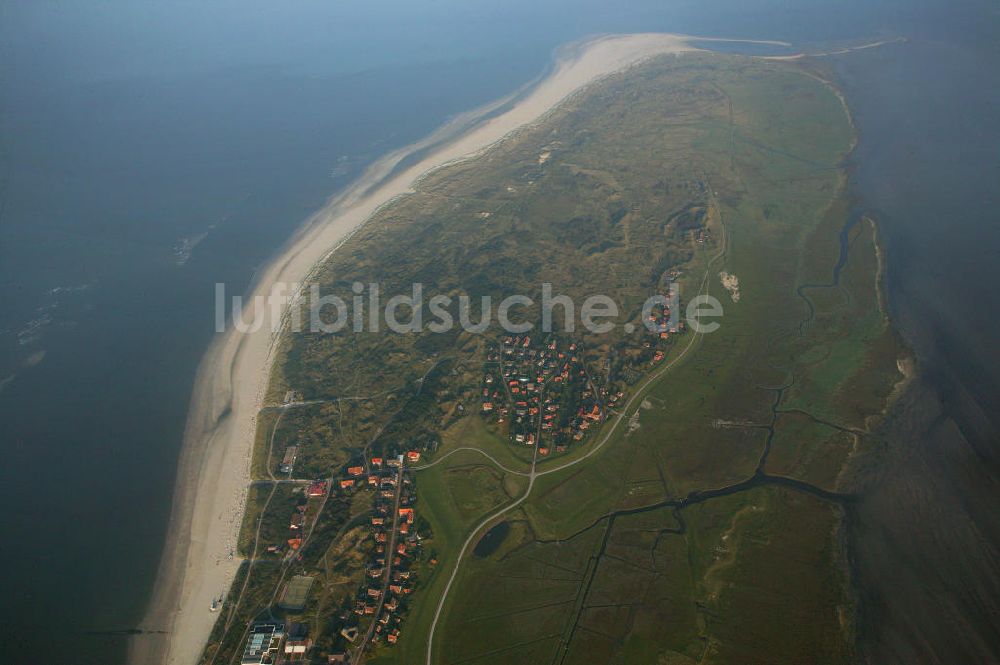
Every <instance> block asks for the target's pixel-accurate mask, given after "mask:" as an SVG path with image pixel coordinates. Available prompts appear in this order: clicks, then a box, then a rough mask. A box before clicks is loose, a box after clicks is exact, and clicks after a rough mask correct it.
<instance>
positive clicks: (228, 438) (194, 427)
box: [129, 34, 695, 665]
mask: <svg viewBox="0 0 1000 665" xmlns="http://www.w3.org/2000/svg"><path fill="white" fill-rule="evenodd" d="M688 50H695V49H694V47H692V46H690V45H689V44H688V42H687V38H685V37H683V36H680V35H669V34H637V35H626V36H604V37H598V38H595V39H591V40H588V41H586V42H582V43H579V44H575V45H573V46H572V47H568V48H565V49H563V50H562V51H561V52H560V55H559V57H558V59H557V61H556V63H555V65H554V66H553V68H552V69H551V71H550V73H549V74H548V75H547V76H546V77H544V78H543V79H541V80H540V81H538V82H536V83H535V84H534V85H533V86H532V87H530V88H529V89H527V90H525V91H523V92H522V93H520V94H518V95H515V96H513V97H511V98H508V99H506V100H500V101H499V102H497V103H495V104H492V105H489V106H487V107H484V108H483V109H479V110H477V111H475V112H472V113H470V114H466V115H464V116H462V117H460V118H457V119H456V120H455V121H453V122H452V123H449V125H447V126H446V127H443V128H442V129H441V130H439V131H438V132H436V133H435V134H434V135H432V136H431V137H428V139H426V140H424V141H422V142H420V143H417V144H414V145H412V146H409V147H407V148H405V149H403V150H400V151H397V152H395V153H392V154H390V155H387V156H386V157H384V158H383V159H381V160H379V161H378V162H376V163H375V164H373V165H372V166H371V167H370V168H369V169H368V170H367V171H366V173H365V174H364V175H363V176H362V177H361V178H360V179H359V180H358V181H357V182H356V183H355V184H354V185H352V186H351V187H350V188H348V189H347V190H346V191H345V192H343V193H342V194H340V195H338V196H337V197H335V198H333V199H331V200H330V202H329V203H328V204H327V206H326V207H324V208H323V209H322V210H320V211H319V212H318V213H316V214H315V215H313V217H311V218H310V219H309V220H307V222H306V223H305V224H304V225H303V226H302V228H301V229H300V230H299V231H298V232H297V233H296V235H295V236H294V237H293V238H292V239H291V240H290V241H289V243H288V244H287V245H286V246H285V247H284V249H283V250H282V251H281V252H280V253H278V254H277V256H276V257H275V259H274V260H273V261H272V262H271V263H270V264H269V265H268V266H267V267H266V269H265V270H263V271H262V272H261V273H259V274H258V276H257V280H256V282H255V284H254V288H253V294H254V295H261V294H267V293H269V292H270V291H271V289H272V287H273V286H274V285H275V284H277V283H281V282H284V283H287V284H292V283H302V282H305V281H307V279H308V277H309V275H310V273H311V272H312V271H313V270H314V268H315V267H316V266H317V265H318V264H320V263H322V262H323V261H324V259H326V258H327V257H328V256H329V255H330V253H331V252H333V251H335V250H336V249H337V247H339V246H340V245H341V244H342V243H343V242H344V240H345V239H346V238H348V237H349V236H350V235H351V233H352V232H353V231H355V230H356V229H358V228H359V227H360V226H361V225H362V224H364V223H365V221H366V220H368V219H369V218H370V217H371V216H372V215H373V213H375V212H376V211H377V210H378V209H379V208H380V207H382V206H384V205H386V204H387V203H389V202H390V201H392V200H393V199H395V198H396V197H399V196H402V195H405V194H406V193H407V192H408V191H410V190H411V189H412V188H413V186H414V184H415V183H416V182H417V181H418V180H419V179H420V178H421V177H422V176H424V175H425V174H427V173H428V172H430V171H432V170H434V169H437V168H440V167H441V166H443V165H446V164H448V163H452V162H455V161H457V160H461V159H466V158H469V157H472V156H475V155H477V154H480V153H482V152H483V151H484V150H486V149H487V148H489V147H490V146H491V145H493V144H495V143H496V142H497V141H499V140H501V139H503V138H504V137H505V136H507V135H509V134H510V133H511V132H514V131H516V130H517V129H519V128H521V127H524V126H526V125H530V124H531V123H534V122H537V121H538V120H539V119H540V118H542V117H543V116H544V115H545V114H546V113H547V112H548V111H550V110H551V109H552V108H553V107H555V106H556V105H558V104H559V103H560V102H561V101H563V100H565V99H566V98H567V97H568V96H570V95H572V94H573V93H575V92H577V91H579V90H580V89H582V88H583V87H585V86H587V85H588V84H590V83H593V82H594V81H595V80H597V79H599V78H601V77H603V76H606V75H608V74H611V73H614V72H617V71H620V70H622V69H625V68H627V67H629V66H631V65H634V64H636V63H638V62H640V61H642V60H645V59H648V58H650V57H653V56H657V55H662V54H668V53H679V52H682V51H688ZM500 109H503V110H502V111H501V110H500ZM407 157H412V158H413V159H411V161H414V162H415V163H412V164H410V165H407V166H405V167H401V166H400V165H401V164H402V162H403V160H404V159H405V158H407ZM265 309H267V308H265ZM252 315H253V313H252V311H251V310H248V311H247V312H246V313H245V315H244V316H245V319H247V320H249V319H250V318H251V316H252ZM263 318H264V321H265V323H264V325H263V326H261V327H260V329H259V330H257V331H256V332H251V333H245V334H244V333H239V332H236V331H234V330H230V331H229V332H226V333H224V334H221V335H218V336H217V338H216V340H215V341H214V342H213V344H212V345H211V347H210V348H209V350H208V352H207V353H206V355H205V357H204V358H203V360H202V362H201V365H200V367H199V370H198V375H197V378H196V382H195V389H194V393H193V395H192V400H191V405H190V409H189V415H188V422H187V427H186V431H185V441H184V446H183V450H182V453H181V459H180V464H179V467H178V480H177V484H176V489H175V497H174V506H173V513H172V516H171V521H170V526H169V531H168V537H167V544H166V547H165V550H164V554H163V559H162V562H161V564H160V571H159V575H158V579H157V583H156V589H155V593H154V598H153V601H152V603H151V605H150V607H149V610H148V613H147V616H146V617H145V619H144V620H143V623H142V625H141V626H140V627H141V628H142V629H143V630H144V631H148V632H146V633H145V634H143V635H140V636H137V637H136V638H134V639H133V641H132V643H131V645H130V653H129V661H130V662H132V663H141V664H143V665H145V664H151V663H157V664H160V663H171V664H173V663H177V664H180V665H193V664H194V663H196V662H197V661H198V658H199V656H200V654H201V651H202V649H203V647H204V645H205V642H206V641H207V639H208V636H209V633H210V632H211V630H212V626H213V624H214V622H215V620H216V619H217V618H218V617H219V614H217V613H212V612H210V611H209V605H210V604H211V602H212V599H213V598H214V597H218V596H219V595H222V594H226V593H227V592H228V589H229V586H230V584H231V582H232V580H233V577H234V576H235V574H236V572H237V570H238V568H239V565H240V559H239V558H238V557H237V558H235V559H233V560H230V559H229V553H230V551H231V550H233V549H235V547H236V541H237V537H238V534H239V528H240V522H241V520H242V515H243V506H244V501H245V498H246V493H247V486H248V483H249V480H250V456H251V451H252V442H253V439H254V429H255V427H256V416H257V413H258V411H259V410H260V409H261V407H262V406H264V397H265V392H266V389H267V384H268V378H269V372H270V368H271V365H272V362H273V355H274V350H275V346H276V345H275V341H276V336H275V335H274V334H273V333H272V329H273V327H272V326H271V324H270V321H268V320H267V319H268V317H267V312H266V311H265V312H264V317H263Z"/></svg>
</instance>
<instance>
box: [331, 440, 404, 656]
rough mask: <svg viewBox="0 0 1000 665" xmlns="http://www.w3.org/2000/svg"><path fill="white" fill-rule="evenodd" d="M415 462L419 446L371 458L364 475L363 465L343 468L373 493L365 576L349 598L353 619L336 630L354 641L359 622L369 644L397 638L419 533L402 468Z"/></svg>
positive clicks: (360, 632)
mask: <svg viewBox="0 0 1000 665" xmlns="http://www.w3.org/2000/svg"><path fill="white" fill-rule="evenodd" d="M419 461H420V452H419V451H408V452H407V453H405V454H402V455H399V456H398V457H395V458H386V459H384V460H383V459H382V458H379V457H373V458H371V459H370V460H368V465H367V466H368V468H369V472H368V473H367V474H365V473H364V466H358V467H351V469H349V470H348V473H349V474H351V475H355V479H356V480H359V481H360V480H362V477H363V480H364V484H365V485H366V486H368V487H369V488H371V489H373V490H374V491H375V492H376V494H375V502H374V509H373V512H372V516H371V518H370V525H369V535H370V538H371V550H370V554H369V559H368V562H367V563H366V566H365V581H364V583H363V584H362V585H361V586H360V587H359V588H358V592H357V595H356V597H355V600H354V606H353V615H354V619H353V621H351V622H350V623H349V624H348V625H347V626H345V628H344V629H343V630H342V631H341V635H342V636H343V637H344V638H345V639H347V640H348V641H349V642H352V643H355V642H356V640H357V638H358V636H359V635H361V634H362V631H361V627H362V626H363V627H365V629H366V630H367V632H366V633H364V634H365V635H366V636H370V643H371V644H376V643H379V642H382V641H384V642H385V643H387V644H395V643H396V642H397V641H398V640H399V635H400V631H401V629H402V620H403V610H404V606H405V602H406V598H407V596H408V595H409V594H410V593H412V592H413V589H414V585H415V581H416V573H415V571H414V563H415V560H416V556H417V554H418V553H419V551H420V537H419V535H418V534H417V532H416V527H415V524H414V521H415V519H416V511H415V505H414V504H415V502H416V495H415V493H414V491H413V483H412V480H411V478H410V477H409V475H408V474H407V473H406V472H405V467H406V465H407V464H412V463H416V462H419ZM358 469H361V471H362V473H360V474H359V473H358ZM357 646H358V648H366V646H367V645H364V644H359V645H357Z"/></svg>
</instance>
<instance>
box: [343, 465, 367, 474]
mask: <svg viewBox="0 0 1000 665" xmlns="http://www.w3.org/2000/svg"><path fill="white" fill-rule="evenodd" d="M364 472H365V467H363V466H349V467H347V475H349V476H354V477H357V476H360V475H362V474H364Z"/></svg>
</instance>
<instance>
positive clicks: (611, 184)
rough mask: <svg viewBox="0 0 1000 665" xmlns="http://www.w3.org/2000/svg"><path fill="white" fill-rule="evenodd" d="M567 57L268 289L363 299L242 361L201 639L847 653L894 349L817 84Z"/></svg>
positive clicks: (261, 645)
mask: <svg viewBox="0 0 1000 665" xmlns="http://www.w3.org/2000/svg"><path fill="white" fill-rule="evenodd" d="M592 78H593V80H592V81H587V82H586V83H587V84H586V85H583V84H580V85H578V86H577V89H574V90H572V91H571V92H570V93H568V94H566V95H565V96H563V97H560V98H559V99H558V104H556V105H554V106H553V107H552V108H551V109H548V110H547V111H546V112H544V113H541V114H537V115H536V117H533V118H531V119H530V120H528V121H526V122H523V123H520V124H518V125H517V126H516V128H515V131H509V132H504V133H503V134H502V139H501V140H498V141H491V142H490V143H489V145H488V146H486V147H484V148H482V149H476V150H473V151H472V152H471V153H470V151H469V150H455V151H454V154H453V155H452V156H451V157H450V158H448V159H444V160H441V162H440V163H439V164H436V165H435V166H434V168H432V169H428V170H426V171H425V172H421V173H420V174H419V177H417V178H416V179H414V180H413V181H412V183H409V182H408V183H407V184H406V186H403V187H400V188H399V189H398V191H394V192H393V193H392V196H389V197H387V198H385V199H384V200H380V201H377V202H376V203H377V204H376V205H372V207H371V209H370V210H366V214H364V215H359V220H358V223H357V224H355V225H354V226H352V231H351V233H350V234H345V236H344V237H343V239H342V240H341V241H340V242H339V243H338V244H337V245H336V247H335V251H329V249H323V251H322V252H321V253H320V256H319V260H318V262H315V265H314V266H313V267H311V272H310V273H309V275H308V277H309V281H310V283H312V284H315V285H317V286H318V289H319V290H317V291H312V292H307V291H305V290H303V292H302V297H301V298H299V299H298V300H296V301H295V304H294V305H293V306H292V308H291V311H290V313H288V314H286V316H290V315H291V314H296V315H297V316H299V317H300V318H301V319H306V320H308V319H309V317H310V314H311V313H312V312H314V311H316V305H317V303H315V302H311V300H314V299H315V298H317V297H328V298H331V297H335V298H336V299H337V300H338V301H339V302H342V303H352V304H354V305H355V306H356V307H362V306H366V307H367V309H366V310H364V311H365V314H364V315H356V316H355V317H354V318H348V319H347V320H346V321H341V323H342V324H346V325H342V326H341V327H339V328H337V329H336V330H333V328H335V327H336V326H333V325H332V323H331V322H330V321H329V320H325V323H326V324H327V326H328V327H327V328H324V329H322V330H317V329H315V326H313V327H312V328H310V327H309V326H305V327H303V328H299V329H295V330H292V329H290V328H289V329H286V330H285V331H284V332H283V333H282V334H281V335H280V336H279V337H277V338H276V342H275V345H274V347H273V356H267V358H266V360H267V362H268V366H269V367H270V373H269V374H268V379H267V384H266V392H264V394H263V395H262V396H261V398H260V400H259V404H257V405H256V406H257V407H259V408H257V409H256V412H255V418H254V427H253V436H252V462H251V464H250V465H249V473H250V476H251V478H250V483H249V489H248V492H247V494H246V499H245V510H244V511H243V517H242V522H241V524H240V526H239V538H238V542H237V543H235V545H234V549H235V552H234V553H233V561H232V564H231V565H232V566H233V567H234V568H235V569H237V572H236V573H235V579H233V581H232V584H231V585H230V586H229V588H228V589H219V590H214V589H213V590H209V591H208V593H209V594H210V599H211V601H212V602H211V607H209V606H208V604H207V603H206V606H205V607H204V610H203V612H204V613H205V614H206V615H210V616H212V617H213V620H214V626H213V628H212V631H211V635H210V636H209V637H208V644H207V646H206V647H205V650H204V652H203V653H202V656H201V662H202V663H219V664H223V663H236V662H241V663H267V662H277V661H279V660H281V661H282V662H283V661H285V660H289V661H301V662H313V663H335V662H342V663H361V662H366V663H372V664H376V663H378V664H382V663H385V664H388V663H400V664H407V665H413V664H414V663H426V664H427V665H447V664H458V663H475V664H477V665H479V664H483V665H485V664H487V663H506V662H520V663H546V664H548V663H553V664H563V663H566V664H568V663H602V664H603V663H638V662H642V663H665V664H670V665H682V664H686V663H696V662H701V663H732V662H829V663H835V662H850V661H851V660H852V656H853V650H854V639H853V638H854V630H855V622H856V619H857V614H856V602H855V598H854V595H853V591H852V587H851V583H850V567H849V562H848V560H847V558H846V556H845V553H844V547H843V543H842V530H843V525H844V520H845V519H846V515H848V513H849V511H850V506H851V503H852V501H853V500H854V499H853V495H852V492H851V483H850V474H851V470H852V468H853V467H855V466H856V465H859V464H864V461H865V458H866V455H867V454H868V453H869V452H871V450H873V449H874V448H875V447H877V446H878V445H879V444H878V441H877V440H876V437H874V436H873V434H872V433H873V431H874V425H875V424H876V423H877V422H878V419H879V418H880V417H881V416H882V414H884V412H885V409H886V408H887V405H888V404H889V402H890V401H891V399H892V398H893V395H894V394H895V391H896V390H898V387H899V385H900V384H901V382H902V381H903V380H904V379H905V375H906V372H905V369H906V361H905V358H906V350H905V349H904V348H903V347H902V345H901V343H900V341H899V339H898V337H897V335H896V334H895V332H894V331H893V329H892V327H891V325H890V322H889V319H888V317H887V315H886V313H885V309H884V307H883V303H882V300H881V293H880V278H881V270H882V267H881V266H882V259H881V255H880V248H879V245H878V231H877V226H876V224H875V222H874V219H873V217H872V216H870V215H868V214H866V211H865V210H863V209H859V208H858V206H857V203H856V202H853V201H851V200H849V199H848V197H847V194H846V177H847V163H846V160H847V158H848V157H849V155H850V153H851V150H852V148H853V145H854V143H855V130H854V127H853V125H852V122H851V117H850V112H849V109H848V107H847V105H846V103H845V100H844V99H843V96H842V95H841V94H840V93H839V92H838V89H837V87H836V86H835V84H834V83H833V82H832V77H831V75H830V72H828V71H826V69H825V68H824V67H823V65H822V64H821V63H819V62H817V61H816V60H813V59H808V58H798V59H796V58H766V57H746V56H740V55H729V54H719V53H712V52H708V51H704V50H700V49H696V48H694V47H692V46H690V45H689V44H687V43H686V42H685V46H684V48H673V49H663V52H662V53H659V54H658V53H655V52H653V53H645V54H644V55H643V57H642V58H637V59H635V61H634V62H633V61H630V62H622V63H619V64H618V65H616V66H614V67H611V68H610V69H609V71H607V72H605V73H603V74H602V75H600V76H596V77H592ZM482 122H484V123H489V122H491V121H490V120H489V119H484V120H483V121H482ZM498 138H499V137H498ZM456 143H458V144H460V143H461V139H456ZM393 168H395V169H399V168H405V164H404V165H403V166H400V165H399V164H395V165H394V166H393ZM316 251H320V250H316ZM414 285H420V293H421V295H422V298H423V300H421V301H420V302H418V303H417V304H415V305H409V306H408V305H407V304H405V303H407V302H415V301H408V300H407V299H408V298H413V297H414V295H415V291H414V289H415V286H414ZM547 292H548V296H549V298H550V299H551V298H553V297H559V298H561V300H559V303H560V305H559V306H558V307H556V308H555V309H554V312H555V317H554V319H555V320H554V321H552V320H551V319H552V318H553V317H549V320H548V321H547V323H548V325H546V321H544V320H543V319H545V317H546V315H545V312H544V311H543V310H544V308H543V307H542V306H541V304H542V303H543V302H545V300H546V293H547ZM513 294H521V295H524V296H526V298H525V299H524V300H522V301H519V304H518V307H517V309H516V313H515V314H514V319H516V321H515V324H516V325H517V326H518V330H516V331H512V330H510V329H508V330H504V329H502V327H500V326H497V325H486V326H480V328H481V329H475V330H472V329H470V328H476V326H475V325H474V324H476V323H480V322H482V321H483V320H484V319H483V312H485V311H487V310H486V308H485V306H484V301H483V300H482V299H483V297H489V298H490V299H491V302H493V303H494V304H495V303H499V302H501V301H503V300H504V299H505V298H509V297H510V296H511V295H513ZM594 295H600V296H601V297H602V298H606V299H607V301H610V302H612V303H615V304H616V310H617V312H616V313H615V314H614V315H608V316H606V317H605V318H604V319H603V321H604V322H605V323H608V324H609V325H608V326H604V327H602V329H601V330H600V331H596V330H594V329H593V328H594V326H593V325H590V326H586V325H583V324H584V322H583V321H581V320H580V315H581V314H582V312H581V311H580V310H581V309H582V307H581V303H584V302H585V301H586V300H587V299H588V298H590V297H592V296H594ZM436 296H437V297H440V298H439V300H438V307H437V308H436V309H435V307H433V306H431V305H429V304H428V303H429V302H430V301H431V299H432V298H434V297H436ZM463 296H465V297H466V302H471V303H472V306H471V311H468V309H469V308H466V310H465V311H464V312H463V309H462V306H461V304H460V303H461V302H462V297H463ZM393 298H397V301H396V302H397V303H400V302H402V303H404V304H403V305H402V306H401V307H399V308H397V309H396V310H395V313H396V315H398V317H397V319H400V320H402V322H403V323H405V324H408V325H410V326H411V329H410V330H409V331H406V332H400V331H397V330H390V329H387V328H386V327H385V325H378V324H377V323H378V322H375V321H374V318H377V317H378V316H380V312H381V311H382V310H381V305H383V304H385V303H387V302H389V301H390V300H392V299H393ZM651 298H652V299H653V302H655V303H656V304H655V305H654V306H653V307H652V308H650V307H649V306H647V303H649V302H650V301H651ZM699 302H714V303H717V304H718V305H719V307H718V308H717V309H716V313H717V314H721V315H719V316H716V317H715V319H714V321H715V323H717V325H715V326H699V325H697V321H692V320H691V319H690V318H689V316H688V315H690V314H691V312H692V310H693V309H696V307H695V305H697V304H698V303H699ZM375 303H378V304H379V307H374V304H375ZM328 310H329V308H328ZM321 311H322V310H321ZM356 311H357V310H356ZM327 313H328V314H329V313H330V312H329V311H327ZM373 313H374V316H372V315H373ZM445 314H447V316H448V318H450V319H451V320H452V323H453V325H451V326H450V327H449V326H444V325H442V326H438V327H437V329H434V328H433V327H432V326H431V325H429V324H430V322H432V321H433V322H442V321H443V320H444V319H445ZM463 316H464V318H463ZM459 321H461V322H462V323H463V324H468V325H459V324H458V323H456V322H459ZM396 323H400V321H399V320H397V321H396ZM494 323H495V322H494ZM522 330H523V331H522ZM216 596H218V598H216ZM188 611H191V612H196V611H199V610H198V608H197V607H195V608H191V609H190V610H188Z"/></svg>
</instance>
